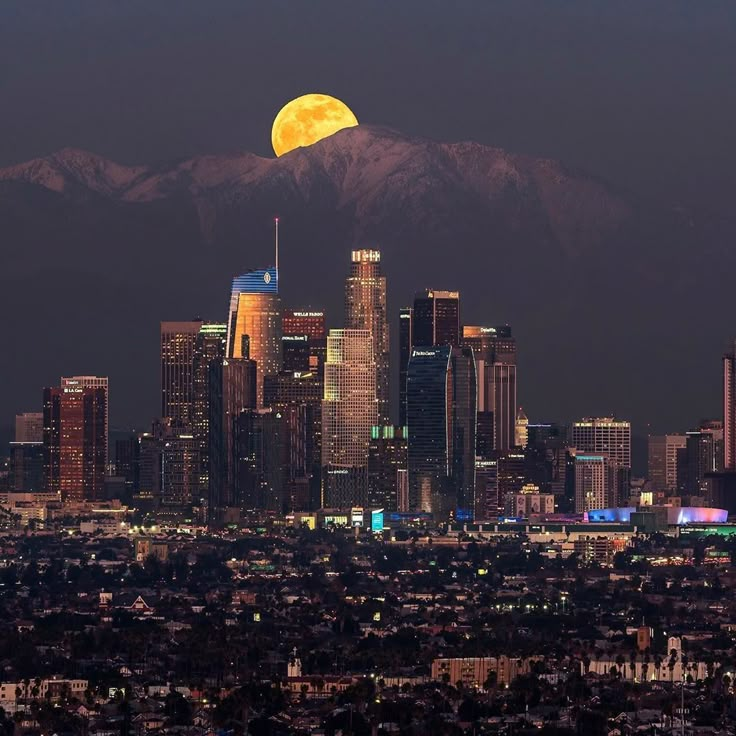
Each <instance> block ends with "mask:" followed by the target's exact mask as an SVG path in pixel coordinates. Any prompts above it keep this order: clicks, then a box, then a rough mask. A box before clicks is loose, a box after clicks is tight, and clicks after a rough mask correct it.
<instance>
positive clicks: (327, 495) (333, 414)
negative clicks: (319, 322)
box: [322, 330, 378, 508]
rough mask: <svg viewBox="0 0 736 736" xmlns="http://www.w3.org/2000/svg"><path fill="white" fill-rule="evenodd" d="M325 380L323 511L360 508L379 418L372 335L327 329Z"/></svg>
mask: <svg viewBox="0 0 736 736" xmlns="http://www.w3.org/2000/svg"><path fill="white" fill-rule="evenodd" d="M324 376H325V377H324V398H323V401H322V468H323V477H322V485H323V488H324V494H323V506H327V507H342V508H345V507H347V506H354V505H364V504H365V499H366V481H367V478H366V470H367V465H368V444H369V442H370V438H371V427H373V426H375V425H376V420H377V418H378V411H377V401H376V364H375V361H374V359H373V338H372V335H371V332H370V330H330V333H329V335H328V337H327V361H326V363H325V374H324Z"/></svg>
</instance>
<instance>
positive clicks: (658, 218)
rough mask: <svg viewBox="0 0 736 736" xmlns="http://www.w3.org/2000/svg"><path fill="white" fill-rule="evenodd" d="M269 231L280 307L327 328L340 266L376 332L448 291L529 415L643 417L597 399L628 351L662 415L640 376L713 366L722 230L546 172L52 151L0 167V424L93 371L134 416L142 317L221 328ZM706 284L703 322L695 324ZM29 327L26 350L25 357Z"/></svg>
mask: <svg viewBox="0 0 736 736" xmlns="http://www.w3.org/2000/svg"><path fill="white" fill-rule="evenodd" d="M275 215H279V216H280V217H281V218H282V220H281V223H282V271H281V279H280V281H281V287H282V292H283V297H284V299H285V301H286V302H287V303H288V304H290V305H293V306H299V305H307V304H312V305H315V306H319V307H321V308H325V309H326V310H327V312H328V315H331V319H330V324H331V325H332V326H337V325H339V324H340V323H341V320H340V318H339V315H340V313H341V308H342V296H341V293H340V292H341V287H342V283H343V279H344V277H345V274H346V271H347V263H348V258H349V251H350V250H351V249H352V248H355V247H377V248H379V249H380V250H381V251H382V258H383V261H384V264H385V270H386V273H387V275H388V278H389V302H390V304H389V306H390V309H391V310H392V312H391V314H392V315H393V314H394V313H395V312H396V310H397V309H398V307H399V306H403V305H404V304H406V303H409V302H410V300H411V295H412V294H413V293H414V292H415V291H416V290H418V289H421V288H424V287H431V288H451V289H459V290H460V291H461V293H462V302H463V319H464V321H465V322H466V323H468V324H470V323H479V324H483V323H490V324H496V323H501V322H509V323H511V324H512V325H513V326H514V330H515V332H517V334H518V335H519V340H520V345H521V350H520V356H521V357H520V359H521V365H520V376H523V377H524V378H523V380H520V386H521V387H522V394H521V395H520V399H522V403H523V405H524V406H525V407H529V411H531V412H533V414H535V415H536V416H546V417H563V418H564V417H566V416H569V414H568V412H573V413H574V414H579V415H583V414H590V413H595V412H596V411H602V412H604V413H610V412H611V411H615V413H618V414H620V415H624V416H628V417H630V418H632V419H634V420H636V419H637V417H641V416H642V415H643V414H644V413H645V412H644V409H643V408H642V407H641V406H640V405H639V404H638V403H637V402H636V399H635V397H636V396H642V395H643V394H644V393H645V391H644V389H642V388H640V389H639V392H638V394H637V393H636V392H633V393H631V394H630V393H629V392H628V385H627V384H626V382H625V383H624V385H623V386H621V387H620V388H616V389H614V388H611V389H609V391H610V393H611V395H612V396H613V397H614V404H615V405H614V406H613V407H612V406H611V405H610V402H609V403H607V404H606V406H605V407H600V408H597V403H596V402H597V401H599V399H598V394H599V392H600V381H601V380H603V381H606V382H608V383H609V384H611V385H612V384H613V383H614V382H615V381H616V380H618V378H617V376H616V375H615V369H614V366H615V365H616V363H617V361H620V360H621V355H620V351H622V350H625V349H626V345H627V344H628V340H629V339H630V338H631V335H632V334H634V333H636V334H637V335H639V342H640V344H641V343H645V344H647V345H652V348H651V349H650V350H649V352H647V351H643V352H642V353H641V355H637V356H636V365H637V369H636V374H635V375H633V374H632V377H631V381H634V382H641V383H642V385H643V384H644V383H645V382H648V383H647V386H649V387H650V389H649V390H651V391H653V392H654V393H655V394H662V396H663V397H660V399H659V401H660V403H661V404H664V405H666V406H667V405H668V403H667V402H668V400H667V393H666V392H676V390H677V388H676V387H677V380H678V378H677V372H676V370H672V371H667V372H665V374H664V375H660V374H659V373H657V372H656V368H657V366H658V364H659V362H660V361H662V360H669V361H670V362H671V363H672V365H673V366H676V365H679V364H682V363H683V361H685V362H687V360H690V357H689V356H690V355H691V354H693V355H694V354H697V353H701V354H702V353H705V352H708V351H712V350H713V349H714V348H713V343H714V342H715V341H716V339H717V338H718V336H719V334H720V333H722V332H724V331H725V330H727V329H728V325H727V319H726V316H725V315H727V314H728V299H727V294H728V293H730V292H729V288H730V286H729V284H730V282H729V280H728V275H729V273H730V269H731V268H732V267H735V266H736V263H734V261H736V259H735V258H734V257H733V256H732V255H731V252H730V249H729V248H728V247H727V244H728V242H729V240H728V238H729V232H731V231H728V232H727V231H726V229H725V226H724V227H714V226H713V225H712V224H711V223H706V225H707V226H703V224H702V223H700V222H699V221H698V219H697V218H695V217H693V216H691V214H690V213H688V212H687V211H676V210H675V209H674V208H671V209H664V208H657V207H653V206H650V205H649V204H647V203H642V202H641V201H639V200H638V199H637V198H636V197H633V196H631V195H630V194H629V193H625V192H620V191H618V190H616V189H614V188H613V187H611V186H610V185H608V184H607V183H605V182H603V181H601V180H599V179H598V178H596V177H594V176H591V175H588V174H586V173H584V172H580V171H578V170H575V169H571V168H569V167H567V166H565V165H564V164H563V163H561V162H558V161H555V160H553V159H540V158H534V157H531V156H526V155H523V154H515V153H509V152H507V151H504V150H503V149H500V148H494V147H490V146H484V145H481V144H478V143H474V142H472V141H465V142H458V143H442V142H437V141H431V140H427V139H421V138H413V137H411V136H408V135H406V134H404V133H399V132H396V131H391V130H389V129H386V128H374V127H371V126H363V125H361V126H358V127H357V128H351V129H348V130H345V131H341V132H339V133H337V134H335V135H334V136H331V137H330V138H327V139H324V140H323V141H320V142H318V143H316V144H314V145H313V146H310V147H308V148H304V149H296V150H295V151H292V152H290V153H289V154H286V155H285V156H282V157H281V158H278V159H277V158H273V159H269V158H264V157H261V156H257V155H255V154H252V153H249V152H242V151H241V152H235V153H232V154H212V155H202V156H196V157H193V158H189V159H180V160H177V161H165V162H158V163H154V164H150V165H142V164H137V165H132V166H126V165H122V164H118V163H116V162H113V161H109V160H108V159H106V158H104V157H102V156H97V155H95V154H92V153H89V152H86V151H81V150H78V149H62V150H61V151H58V152H56V153H54V154H51V155H50V156H47V157H42V158H37V159H34V160H32V161H30V162H26V163H23V164H16V165H15V166H11V167H7V168H4V169H0V243H2V244H3V251H4V254H5V258H4V268H3V269H2V271H0V309H2V310H3V311H4V313H6V314H8V315H12V316H13V319H11V320H9V325H8V332H7V335H6V340H7V341H8V344H9V345H15V344H17V345H22V346H24V349H23V350H20V351H14V350H6V351H2V356H0V369H1V370H2V375H4V376H12V377H15V380H17V382H18V390H17V391H16V392H14V394H13V396H6V397H4V398H2V397H0V411H5V412H10V411H16V410H17V411H21V410H25V409H27V408H28V407H29V406H30V407H31V408H32V407H33V406H34V399H33V397H34V396H37V393H38V387H39V386H43V385H53V381H56V380H58V376H59V375H64V374H66V373H93V372H95V373H99V374H101V375H109V376H110V379H111V382H112V385H115V386H116V387H118V388H116V391H115V392H114V395H113V396H112V401H113V409H114V410H116V411H119V412H121V415H119V418H118V419H116V421H117V422H119V423H123V424H135V423H136V422H137V423H139V424H140V423H141V421H142V420H147V419H148V418H149V417H151V416H153V415H154V414H155V412H156V409H155V407H156V405H157V389H156V386H155V379H156V376H157V374H158V370H157V367H156V357H157V340H158V338H157V323H158V321H159V320H162V319H182V318H186V317H187V316H188V315H191V314H195V313H196V314H203V315H205V316H206V317H209V318H211V319H216V320H224V319H225V313H226V305H227V293H228V289H229V286H230V280H231V278H232V276H234V275H236V274H237V273H242V272H243V271H246V270H248V269H249V268H255V267H260V266H263V265H264V264H267V263H269V262H270V261H271V259H272V248H273V217H274V216H275ZM704 283H707V284H708V288H709V298H710V300H711V301H712V302H713V312H714V313H715V314H716V315H717V316H718V318H717V319H711V320H702V319H699V318H698V316H697V315H696V314H695V313H694V312H693V310H692V306H691V305H692V300H693V295H696V294H698V293H700V291H702V289H703V284H704ZM70 325H73V326H74V329H73V331H72V332H70V327H69V326H70ZM33 330H40V334H41V335H43V340H41V341H30V342H29V340H28V338H27V335H28V334H29V333H30V332H33ZM685 332H686V333H687V334H688V341H689V343H688V348H687V350H686V351H683V350H682V349H681V347H680V345H681V340H682V339H683V338H682V335H683V334H684V333H685ZM69 335H73V339H72V338H70V337H68V336H69ZM573 336H574V337H573ZM655 344H656V345H659V348H658V352H657V351H655V350H654V347H653V346H654V345H655ZM716 354H720V345H719V346H718V348H717V349H716ZM663 356H664V357H663ZM683 356H684V357H683ZM629 359H633V356H629ZM690 368H691V369H692V370H697V368H695V367H693V366H692V365H691V366H690ZM701 370H702V369H701ZM705 385H706V384H705V382H704V386H705ZM550 387H553V388H550ZM651 387H654V388H651ZM3 401H4V402H5V404H2V402H3ZM16 401H18V402H19V404H18V405H16V404H15V403H14V402H16ZM117 402H119V403H117ZM116 405H117V407H118V409H115V406H116ZM699 413H706V410H705V409H704V410H702V412H699ZM671 415H672V417H677V415H678V411H677V409H675V408H673V409H672V411H671Z"/></svg>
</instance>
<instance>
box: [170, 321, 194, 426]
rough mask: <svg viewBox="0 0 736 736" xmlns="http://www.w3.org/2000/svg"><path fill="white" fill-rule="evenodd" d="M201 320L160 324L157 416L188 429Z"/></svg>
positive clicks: (191, 419) (190, 419)
mask: <svg viewBox="0 0 736 736" xmlns="http://www.w3.org/2000/svg"><path fill="white" fill-rule="evenodd" d="M202 324H203V322H202V320H201V319H195V320H190V321H188V322H162V323H161V417H166V418H168V419H171V421H172V422H173V423H174V424H176V425H179V426H183V427H191V426H192V422H193V419H194V417H193V415H192V411H193V406H194V352H195V347H196V344H197V338H198V336H199V331H200V330H201V328H202Z"/></svg>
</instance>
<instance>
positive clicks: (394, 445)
mask: <svg viewBox="0 0 736 736" xmlns="http://www.w3.org/2000/svg"><path fill="white" fill-rule="evenodd" d="M408 436H409V435H408V432H407V428H406V427H393V426H388V427H373V428H372V430H371V441H370V444H369V445H368V506H369V507H370V508H384V509H386V510H387V511H405V510H406V509H404V508H402V505H403V504H402V496H403V494H404V490H405V489H406V484H407V472H408V471H407V456H406V453H407V439H408Z"/></svg>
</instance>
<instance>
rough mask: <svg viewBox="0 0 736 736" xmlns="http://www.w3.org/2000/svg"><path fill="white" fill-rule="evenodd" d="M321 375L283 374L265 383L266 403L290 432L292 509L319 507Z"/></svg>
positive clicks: (287, 501)
mask: <svg viewBox="0 0 736 736" xmlns="http://www.w3.org/2000/svg"><path fill="white" fill-rule="evenodd" d="M323 393H324V381H323V377H322V373H318V372H314V373H312V372H307V373H304V372H293V373H287V372H282V373H279V374H278V375H275V376H266V377H265V378H264V381H263V395H264V403H265V405H266V406H267V407H271V408H273V409H275V410H277V411H279V412H280V413H282V414H283V415H284V417H285V419H286V425H287V431H288V438H287V439H288V469H289V477H288V483H289V486H288V489H287V490H288V498H287V497H286V496H284V499H283V501H284V504H285V506H286V507H287V508H288V510H290V511H293V510H305V509H309V508H318V507H319V504H320V479H321V465H322V397H323Z"/></svg>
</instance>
